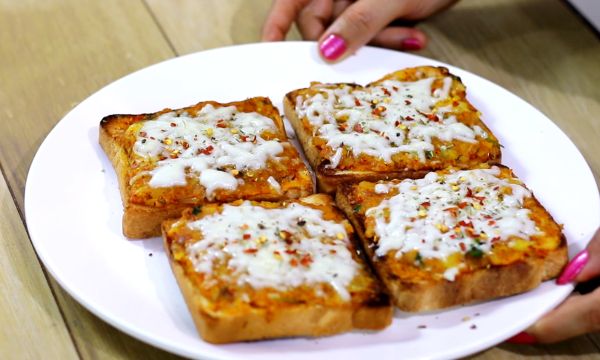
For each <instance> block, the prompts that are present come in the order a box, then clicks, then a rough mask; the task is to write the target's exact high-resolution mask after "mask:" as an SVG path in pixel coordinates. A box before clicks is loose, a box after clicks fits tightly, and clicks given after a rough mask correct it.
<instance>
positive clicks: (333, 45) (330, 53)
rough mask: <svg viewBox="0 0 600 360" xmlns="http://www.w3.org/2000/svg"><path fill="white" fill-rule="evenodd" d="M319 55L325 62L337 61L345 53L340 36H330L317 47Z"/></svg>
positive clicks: (344, 46) (344, 44)
mask: <svg viewBox="0 0 600 360" xmlns="http://www.w3.org/2000/svg"><path fill="white" fill-rule="evenodd" d="M319 50H321V55H323V57H324V58H325V59H327V60H332V61H333V60H337V59H338V58H339V57H340V56H342V54H343V53H344V52H345V51H346V41H344V39H342V38H341V37H340V36H338V35H335V34H331V35H329V36H327V37H326V38H325V40H323V42H322V43H321V45H320V46H319Z"/></svg>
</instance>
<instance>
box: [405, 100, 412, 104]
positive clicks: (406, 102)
mask: <svg viewBox="0 0 600 360" xmlns="http://www.w3.org/2000/svg"><path fill="white" fill-rule="evenodd" d="M404 103H405V104H406V105H410V104H412V102H411V101H410V100H404Z"/></svg>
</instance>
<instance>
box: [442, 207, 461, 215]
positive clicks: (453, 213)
mask: <svg viewBox="0 0 600 360" xmlns="http://www.w3.org/2000/svg"><path fill="white" fill-rule="evenodd" d="M444 211H447V212H449V213H450V215H452V216H454V217H456V216H457V215H458V208H457V207H451V208H447V209H444Z"/></svg>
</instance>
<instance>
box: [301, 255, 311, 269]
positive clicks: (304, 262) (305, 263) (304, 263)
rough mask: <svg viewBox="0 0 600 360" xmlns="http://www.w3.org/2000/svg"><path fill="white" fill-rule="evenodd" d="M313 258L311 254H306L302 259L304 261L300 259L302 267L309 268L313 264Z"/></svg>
mask: <svg viewBox="0 0 600 360" xmlns="http://www.w3.org/2000/svg"><path fill="white" fill-rule="evenodd" d="M312 261H313V260H312V257H311V256H310V254H304V256H303V257H302V259H300V264H302V266H308V265H310V263H312Z"/></svg>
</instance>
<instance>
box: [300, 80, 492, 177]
mask: <svg viewBox="0 0 600 360" xmlns="http://www.w3.org/2000/svg"><path fill="white" fill-rule="evenodd" d="M434 80H435V78H427V79H422V80H419V81H414V82H399V81H394V80H386V81H384V82H383V83H382V84H381V85H378V86H373V87H369V88H365V89H361V90H355V89H354V88H353V87H351V86H348V85H342V86H341V87H339V88H336V89H331V88H328V87H327V85H322V86H317V87H315V89H316V90H318V91H319V93H318V94H317V95H315V96H313V97H310V98H307V99H303V98H302V97H301V96H298V98H297V99H296V111H297V112H298V114H299V115H300V116H301V117H306V118H307V119H308V120H309V122H310V123H311V124H312V125H313V126H314V128H315V133H314V134H313V136H320V137H322V138H324V139H325V140H326V141H327V146H329V147H331V149H332V150H333V152H334V154H333V155H332V157H331V158H330V159H329V160H330V165H329V166H330V167H332V168H335V167H337V165H338V164H339V161H340V157H341V149H342V148H343V147H347V148H348V149H349V150H351V151H352V153H353V154H354V155H359V154H366V155H370V156H374V157H378V158H381V159H382V160H383V161H385V162H391V161H392V155H394V154H397V153H399V152H409V153H416V154H417V155H418V157H419V159H420V160H421V161H422V162H423V161H425V159H426V155H425V154H426V152H427V151H433V150H434V146H433V144H432V138H434V137H435V138H438V139H440V140H443V141H448V142H449V141H452V140H460V141H464V142H470V143H474V142H475V141H476V137H477V136H479V137H481V138H486V137H487V136H488V135H487V133H486V132H485V131H484V130H483V129H481V128H480V127H478V126H473V127H469V126H467V125H465V124H463V123H461V122H459V121H457V120H456V117H455V116H454V115H452V114H451V113H450V112H451V109H452V108H451V107H443V108H437V109H435V105H436V104H437V103H438V102H440V101H442V100H444V99H447V98H448V96H449V92H450V87H451V85H452V78H450V77H446V78H444V79H443V86H442V87H441V88H439V89H436V90H435V91H433V93H432V84H433V82H434Z"/></svg>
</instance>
